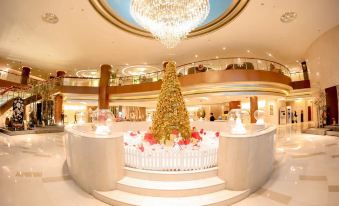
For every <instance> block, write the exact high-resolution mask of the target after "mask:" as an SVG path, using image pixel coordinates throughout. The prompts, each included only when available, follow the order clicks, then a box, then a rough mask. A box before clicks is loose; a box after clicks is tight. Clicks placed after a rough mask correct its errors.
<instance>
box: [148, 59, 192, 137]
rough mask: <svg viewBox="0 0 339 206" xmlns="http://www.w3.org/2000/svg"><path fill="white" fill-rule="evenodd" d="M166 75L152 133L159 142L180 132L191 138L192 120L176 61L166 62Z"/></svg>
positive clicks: (182, 135)
mask: <svg viewBox="0 0 339 206" xmlns="http://www.w3.org/2000/svg"><path fill="white" fill-rule="evenodd" d="M164 67H165V76H164V78H163V82H162V85H161V91H160V95H159V99H158V104H157V109H156V112H155V113H154V116H153V123H152V133H153V135H154V138H155V139H156V140H157V141H158V142H162V141H166V140H170V139H171V135H173V134H180V135H181V137H182V138H183V139H185V140H188V139H190V137H191V134H190V122H189V117H188V113H187V110H186V106H185V102H184V98H183V96H182V94H181V89H180V83H179V79H178V77H177V74H176V66H175V63H174V62H166V63H164Z"/></svg>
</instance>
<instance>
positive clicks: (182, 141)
mask: <svg viewBox="0 0 339 206" xmlns="http://www.w3.org/2000/svg"><path fill="white" fill-rule="evenodd" d="M190 142H191V141H190V140H189V139H181V140H179V142H178V145H188V144H189V143H190Z"/></svg>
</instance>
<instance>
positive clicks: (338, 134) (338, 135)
mask: <svg viewBox="0 0 339 206" xmlns="http://www.w3.org/2000/svg"><path fill="white" fill-rule="evenodd" d="M326 135H328V136H337V137H339V132H338V131H326Z"/></svg>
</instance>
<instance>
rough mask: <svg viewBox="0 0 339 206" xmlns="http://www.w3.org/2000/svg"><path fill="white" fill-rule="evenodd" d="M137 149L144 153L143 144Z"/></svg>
mask: <svg viewBox="0 0 339 206" xmlns="http://www.w3.org/2000/svg"><path fill="white" fill-rule="evenodd" d="M138 149H140V151H141V152H144V151H145V148H144V145H143V144H140V145H139V146H138Z"/></svg>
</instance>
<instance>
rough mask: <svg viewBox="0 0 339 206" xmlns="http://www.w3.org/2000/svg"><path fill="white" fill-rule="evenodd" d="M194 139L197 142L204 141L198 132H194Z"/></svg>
mask: <svg viewBox="0 0 339 206" xmlns="http://www.w3.org/2000/svg"><path fill="white" fill-rule="evenodd" d="M192 138H194V139H197V140H202V138H201V137H200V135H199V133H198V132H192Z"/></svg>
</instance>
